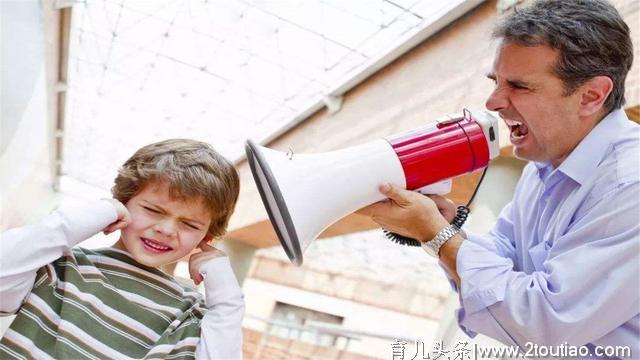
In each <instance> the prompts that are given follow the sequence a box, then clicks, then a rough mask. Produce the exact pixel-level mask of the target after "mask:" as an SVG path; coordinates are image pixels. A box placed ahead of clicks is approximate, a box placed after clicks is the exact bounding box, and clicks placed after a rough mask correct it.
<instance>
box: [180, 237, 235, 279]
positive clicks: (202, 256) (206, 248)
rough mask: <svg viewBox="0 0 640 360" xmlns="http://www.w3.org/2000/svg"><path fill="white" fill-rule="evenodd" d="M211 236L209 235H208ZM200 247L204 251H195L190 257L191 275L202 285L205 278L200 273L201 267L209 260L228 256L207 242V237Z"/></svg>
mask: <svg viewBox="0 0 640 360" xmlns="http://www.w3.org/2000/svg"><path fill="white" fill-rule="evenodd" d="M207 237H209V235H207ZM198 248H200V250H202V252H199V253H195V254H193V255H191V257H189V275H190V276H191V280H193V282H194V283H195V284H196V285H200V283H201V282H202V281H203V280H204V277H203V276H202V274H201V273H200V267H201V266H202V265H203V264H204V263H205V262H207V261H209V260H211V259H214V258H217V257H223V256H227V254H225V253H224V251H222V250H218V249H216V248H214V247H213V246H211V245H209V244H207V239H206V238H205V240H203V241H201V242H200V245H198Z"/></svg>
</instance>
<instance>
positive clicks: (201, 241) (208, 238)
mask: <svg viewBox="0 0 640 360" xmlns="http://www.w3.org/2000/svg"><path fill="white" fill-rule="evenodd" d="M211 240H213V235H211V234H210V233H207V235H205V236H204V237H203V238H202V240H200V243H205V244H208V243H210V242H211Z"/></svg>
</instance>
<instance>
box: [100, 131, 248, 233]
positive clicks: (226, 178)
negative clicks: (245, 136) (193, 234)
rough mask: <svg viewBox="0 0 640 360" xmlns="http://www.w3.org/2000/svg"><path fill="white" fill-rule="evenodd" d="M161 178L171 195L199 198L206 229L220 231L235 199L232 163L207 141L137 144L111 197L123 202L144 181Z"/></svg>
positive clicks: (235, 178)
mask: <svg viewBox="0 0 640 360" xmlns="http://www.w3.org/2000/svg"><path fill="white" fill-rule="evenodd" d="M152 182H158V183H162V182H165V183H166V184H168V186H169V193H170V195H171V196H177V197H179V198H181V199H184V200H187V201H199V200H200V201H203V203H204V205H205V207H206V208H207V209H208V210H209V212H210V213H211V225H210V226H209V231H208V232H209V233H210V234H211V235H213V236H214V237H216V236H220V235H223V234H224V233H225V231H226V228H227V224H228V223H229V218H230V217H231V214H232V213H233V210H234V208H235V205H236V201H237V200H238V193H239V192H240V180H239V178H238V173H237V172H236V169H235V168H234V167H233V164H232V163H231V162H230V161H229V160H227V159H226V158H224V157H223V156H222V155H220V154H218V153H217V152H216V151H215V150H214V149H213V147H211V145H209V144H207V143H204V142H201V141H196V140H190V139H169V140H164V141H160V142H157V143H153V144H149V145H147V146H144V147H142V148H140V149H139V150H138V151H136V153H135V154H133V156H131V157H130V158H129V159H128V160H127V161H126V162H125V163H124V164H123V165H122V167H121V168H120V170H118V176H117V177H116V179H115V185H114V186H113V188H112V189H111V193H112V194H113V197H114V198H116V199H117V200H119V201H120V202H122V203H123V204H126V203H127V202H128V201H129V200H130V199H131V198H132V197H134V196H135V195H136V194H138V193H139V192H140V191H141V190H142V189H143V188H144V187H145V186H146V185H148V184H149V183H152Z"/></svg>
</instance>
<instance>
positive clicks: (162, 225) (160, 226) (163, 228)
mask: <svg viewBox="0 0 640 360" xmlns="http://www.w3.org/2000/svg"><path fill="white" fill-rule="evenodd" d="M153 229H154V230H155V231H156V232H158V233H160V234H161V235H163V236H166V237H172V236H175V235H176V223H175V221H173V220H171V219H167V220H164V221H160V222H158V223H157V224H156V225H155V226H154V227H153Z"/></svg>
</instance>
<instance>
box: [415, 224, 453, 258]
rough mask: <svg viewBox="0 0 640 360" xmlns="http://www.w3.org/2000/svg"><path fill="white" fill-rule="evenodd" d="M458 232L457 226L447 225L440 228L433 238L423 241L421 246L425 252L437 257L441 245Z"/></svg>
mask: <svg viewBox="0 0 640 360" xmlns="http://www.w3.org/2000/svg"><path fill="white" fill-rule="evenodd" d="M459 232H460V229H459V228H458V227H457V226H455V225H449V226H447V227H445V228H444V229H442V230H440V231H439V232H438V233H437V234H436V236H434V237H433V239H431V240H429V241H425V242H423V243H422V244H421V246H422V248H423V249H424V251H426V252H427V254H429V255H431V256H433V257H436V258H437V257H439V256H438V254H439V253H440V248H441V247H442V245H444V243H446V242H447V241H449V239H451V238H452V237H453V236H454V235H455V234H457V233H459Z"/></svg>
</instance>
